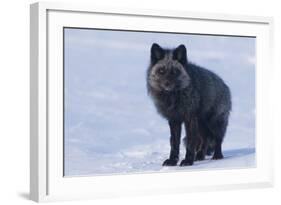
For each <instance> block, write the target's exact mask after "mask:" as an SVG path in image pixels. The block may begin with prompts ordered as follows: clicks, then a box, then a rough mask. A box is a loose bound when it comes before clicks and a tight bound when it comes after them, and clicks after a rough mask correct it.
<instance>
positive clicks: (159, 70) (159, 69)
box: [157, 67, 166, 75]
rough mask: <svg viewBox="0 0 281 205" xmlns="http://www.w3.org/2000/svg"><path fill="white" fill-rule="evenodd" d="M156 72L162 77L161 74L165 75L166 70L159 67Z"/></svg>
mask: <svg viewBox="0 0 281 205" xmlns="http://www.w3.org/2000/svg"><path fill="white" fill-rule="evenodd" d="M157 72H158V73H159V74H160V75H163V74H165V72H166V69H165V68H164V67H160V68H158V70H157Z"/></svg>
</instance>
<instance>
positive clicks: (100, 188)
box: [30, 2, 273, 202]
mask: <svg viewBox="0 0 281 205" xmlns="http://www.w3.org/2000/svg"><path fill="white" fill-rule="evenodd" d="M113 16H114V19H115V20H113V18H112V17H113ZM152 21H157V24H158V27H157V28H156V27H155V26H154V24H152V23H151V24H150V23H148V22H152ZM194 22H196V24H194ZM192 23H193V24H192ZM185 24H188V25H191V24H192V25H193V26H192V33H211V34H225V35H241V36H243V35H250V36H256V37H257V48H256V49H257V50H256V54H257V62H256V63H257V64H256V69H257V72H256V104H257V110H256V112H257V115H256V139H257V140H256V141H257V142H256V150H257V153H256V162H257V163H256V164H257V166H256V167H255V168H249V169H232V170H210V171H206V170H204V171H192V172H189V171H186V172H169V173H159V174H157V173H146V174H127V175H112V176H92V177H74V178H71V177H63V166H62V163H63V161H62V160H63V151H62V149H63V144H62V143H63V139H62V136H63V135H62V126H63V125H62V115H61V113H62V103H61V102H62V101H61V99H62V92H63V87H62V70H61V69H59V68H61V67H62V66H63V60H62V59H63V57H62V49H63V48H62V45H63V44H62V36H61V33H62V30H63V29H62V28H63V27H64V26H69V27H71V26H73V27H99V28H109V29H112V28H118V29H130V30H138V29H145V30H149V31H167V30H173V31H177V32H187V30H186V29H185V28H183V27H182V26H181V25H185ZM167 25H169V27H168V26H167ZM189 29H190V27H189ZM272 29H273V19H272V18H270V17H257V16H240V15H239V16H238V15H237V16H236V15H224V14H212V13H196V12H182V11H156V10H139V9H122V8H97V7H95V5H85V4H70V3H46V2H44V3H43V2H42V3H41V2H40V3H35V4H32V5H31V10H30V79H31V81H30V93H31V95H30V108H31V109H30V119H31V127H30V198H31V199H32V200H34V201H37V202H41V201H53V200H71V199H91V198H100V197H114V196H131V195H142V194H161V193H175V192H178V193H180V192H188V191H205V190H222V189H235V188H252V187H269V186H272V185H273V160H272V156H273V151H272V150H273V137H272V136H273V133H272V129H271V119H272V114H273V113H272V111H271V109H270V105H271V103H270V99H271V95H270V93H271V89H270V86H271V80H270V77H271V76H272V75H273V66H272V63H271V62H272V45H273V37H272V35H273V32H272ZM50 68H51V69H50ZM54 68H58V69H54ZM268 108H269V109H268ZM265 136H266V137H265ZM198 178H200V180H196V179H198Z"/></svg>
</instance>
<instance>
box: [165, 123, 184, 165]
mask: <svg viewBox="0 0 281 205" xmlns="http://www.w3.org/2000/svg"><path fill="white" fill-rule="evenodd" d="M181 124H182V122H179V121H169V126H170V134H171V137H170V145H171V151H170V157H169V158H168V159H166V160H165V161H164V162H163V166H176V165H177V163H178V161H179V152H180V138H181Z"/></svg>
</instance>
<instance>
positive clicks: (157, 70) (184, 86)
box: [146, 43, 232, 166]
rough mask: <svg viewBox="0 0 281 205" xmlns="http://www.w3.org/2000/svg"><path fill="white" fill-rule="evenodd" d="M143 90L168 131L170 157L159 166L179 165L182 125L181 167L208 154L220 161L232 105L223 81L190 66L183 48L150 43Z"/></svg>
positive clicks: (199, 67)
mask: <svg viewBox="0 0 281 205" xmlns="http://www.w3.org/2000/svg"><path fill="white" fill-rule="evenodd" d="M146 86H147V91H148V94H149V96H150V97H151V98H152V101H153V102H154V105H155V107H156V110H157V112H158V113H159V114H160V115H161V116H162V117H163V118H165V119H166V120H167V121H168V124H169V128H170V155H169V158H168V159H166V160H165V161H164V162H163V164H162V166H176V165H177V163H178V161H179V153H180V142H181V131H182V125H184V128H185V133H186V137H185V138H184V139H183V141H184V144H185V149H186V150H185V158H184V159H182V161H181V163H180V166H191V165H193V163H194V161H197V160H204V159H205V156H206V155H207V154H213V156H212V159H214V160H218V159H222V158H223V154H222V143H223V139H224V136H225V134H226V130H227V126H228V122H229V116H230V112H231V109H232V103H231V92H230V89H229V87H228V86H227V85H226V83H225V82H224V81H223V80H222V78H220V77H219V76H218V75H217V74H215V73H214V72H212V71H210V70H208V69H206V68H203V67H201V66H198V65H196V64H195V63H192V62H190V61H189V59H188V57H187V50H186V47H185V45H183V44H181V45H179V46H178V47H176V48H173V49H169V48H162V47H161V46H160V45H158V44H157V43H153V44H152V46H151V48H150V63H149V66H148V69H147V73H146Z"/></svg>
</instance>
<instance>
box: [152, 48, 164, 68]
mask: <svg viewBox="0 0 281 205" xmlns="http://www.w3.org/2000/svg"><path fill="white" fill-rule="evenodd" d="M150 52H151V61H152V62H153V63H156V62H157V61H159V60H161V59H162V58H164V50H163V48H161V47H160V46H159V45H158V44H157V43H153V44H152V46H151V49H150Z"/></svg>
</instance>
